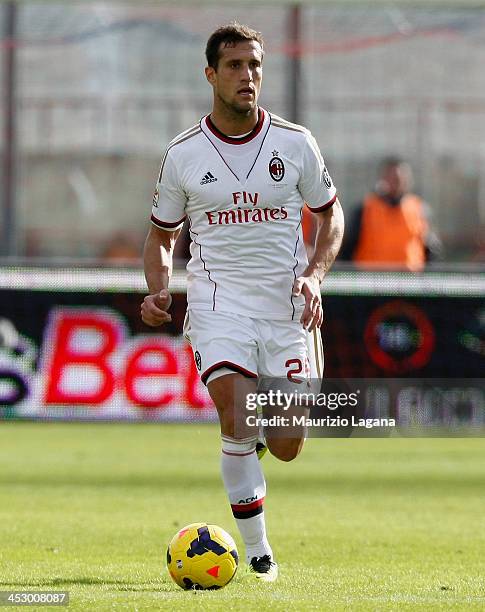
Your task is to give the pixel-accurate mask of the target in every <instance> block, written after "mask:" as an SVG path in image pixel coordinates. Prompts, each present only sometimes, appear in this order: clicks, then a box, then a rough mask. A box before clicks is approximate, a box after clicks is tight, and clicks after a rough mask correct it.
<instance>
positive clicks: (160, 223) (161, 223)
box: [151, 215, 185, 229]
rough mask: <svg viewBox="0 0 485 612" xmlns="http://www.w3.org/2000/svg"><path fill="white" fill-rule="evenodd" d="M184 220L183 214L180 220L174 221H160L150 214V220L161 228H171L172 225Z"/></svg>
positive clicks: (175, 225) (174, 225) (177, 224)
mask: <svg viewBox="0 0 485 612" xmlns="http://www.w3.org/2000/svg"><path fill="white" fill-rule="evenodd" d="M184 221H185V216H184V217H182V218H181V219H180V221H175V223H168V222H167V221H160V219H157V218H156V217H155V215H152V216H151V222H152V223H153V224H154V225H156V226H157V227H160V228H161V229H169V228H170V229H173V228H174V227H178V226H179V225H180V224H181V223H183V222H184Z"/></svg>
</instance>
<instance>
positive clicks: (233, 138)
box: [141, 23, 344, 582]
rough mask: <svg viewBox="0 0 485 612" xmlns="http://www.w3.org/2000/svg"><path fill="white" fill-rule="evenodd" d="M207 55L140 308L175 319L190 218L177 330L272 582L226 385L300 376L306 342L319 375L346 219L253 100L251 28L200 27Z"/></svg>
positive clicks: (156, 217) (258, 572) (320, 177)
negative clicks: (201, 96) (176, 260)
mask: <svg viewBox="0 0 485 612" xmlns="http://www.w3.org/2000/svg"><path fill="white" fill-rule="evenodd" d="M206 57H207V64H208V65H207V67H206V68H205V75H206V78H207V81H208V82H209V84H210V85H211V86H212V90H213V106H212V111H211V113H210V114H209V115H207V116H205V117H203V118H202V119H201V121H200V122H199V123H197V124H196V125H194V126H193V127H191V128H189V129H188V130H186V131H185V132H182V133H181V134H180V135H179V136H177V137H176V138H174V140H172V142H171V143H170V144H169V145H168V147H167V150H166V151H165V154H164V156H163V159H162V164H161V169H160V173H159V176H158V181H157V186H156V190H155V195H154V199H153V208H152V217H151V221H152V226H151V228H150V230H149V233H148V236H147V239H146V244H145V250H144V262H145V276H146V280H147V284H148V288H149V292H150V294H149V295H148V296H146V297H145V299H144V301H143V304H142V306H141V313H142V319H143V321H144V322H145V323H147V324H148V325H152V326H157V325H161V324H163V323H165V322H167V321H170V319H171V317H170V314H169V313H168V310H169V308H170V304H171V297H170V293H169V290H168V288H169V281H170V275H171V272H172V252H173V248H174V244H175V241H176V240H177V237H178V235H179V233H180V228H181V227H182V224H183V222H184V219H185V218H186V217H187V218H188V220H189V224H190V235H191V238H192V242H191V246H190V252H191V259H190V261H189V263H188V265H187V271H188V279H187V285H188V287H187V300H188V310H187V316H186V321H185V326H184V333H185V335H186V337H188V339H189V340H190V343H191V345H192V348H193V351H194V359H195V363H196V366H197V368H198V370H199V372H200V376H201V379H202V382H203V383H204V384H206V385H207V388H208V391H209V394H210V396H211V398H212V400H213V402H214V404H215V406H216V409H217V412H218V415H219V420H220V426H221V435H222V455H221V469H222V478H223V482H224V486H225V488H226V491H227V494H228V497H229V501H230V504H231V507H232V511H233V515H234V517H235V520H236V523H237V525H238V528H239V530H240V533H241V536H242V539H243V541H244V544H245V547H246V557H247V561H248V563H249V566H250V570H251V571H252V572H254V574H255V576H256V577H257V578H259V579H261V580H263V581H267V582H271V581H274V580H275V579H276V577H277V573H278V567H277V564H276V562H275V561H274V557H273V551H272V549H271V547H270V544H269V542H268V538H267V536H266V528H265V520H264V512H263V502H264V497H265V490H266V486H265V480H264V476H263V473H262V470H261V466H260V463H259V462H258V456H257V453H256V444H257V432H255V433H254V434H253V433H252V432H251V433H250V435H246V436H245V435H241V431H238V428H237V426H236V419H235V417H236V416H237V414H235V413H237V411H238V409H240V406H239V405H238V401H239V400H238V397H236V392H235V389H236V388H238V386H240V385H241V384H242V385H244V384H245V383H246V382H249V383H251V382H252V381H251V379H255V378H256V377H257V376H268V377H281V378H284V379H286V378H288V379H289V380H290V381H291V380H295V377H296V375H298V374H300V375H304V374H305V373H306V372H307V371H308V370H307V366H308V355H309V353H308V348H307V347H308V345H310V346H313V347H316V349H315V351H314V352H315V353H316V366H317V368H318V369H319V370H320V372H318V374H319V375H321V369H322V368H323V355H322V354H321V353H320V350H319V348H318V343H317V335H316V334H318V337H319V330H318V328H319V327H320V326H321V324H322V321H323V313H322V305H321V294H320V283H321V282H322V280H323V278H324V276H325V274H326V273H327V271H328V270H329V268H330V266H331V265H332V263H333V261H334V259H335V257H336V255H337V252H338V249H339V247H340V243H341V241H342V235H343V226H344V224H343V214H342V209H341V206H340V204H339V201H338V199H337V195H336V190H335V187H334V185H333V183H332V180H331V178H330V175H329V173H328V171H327V169H326V167H325V164H324V161H323V158H322V155H321V153H320V150H319V148H318V145H317V143H316V141H315V139H314V138H313V136H312V135H311V134H310V132H309V131H308V130H307V129H305V128H304V127H301V126H299V125H295V124H292V123H289V122H287V121H285V120H283V119H281V118H280V117H277V116H275V115H273V114H271V113H270V112H268V111H267V110H265V109H263V108H261V107H260V106H258V96H259V92H260V88H261V79H262V70H263V68H262V66H263V39H262V37H261V34H260V33H259V32H256V31H254V30H252V29H250V28H248V27H247V26H244V25H240V24H238V23H231V24H229V25H227V26H223V27H221V28H219V29H217V30H216V31H215V32H214V33H213V34H212V35H211V36H210V38H209V40H208V42H207V47H206ZM304 202H306V203H307V205H308V206H309V208H310V209H311V210H312V212H314V213H315V214H316V217H317V220H318V230H317V235H316V239H315V249H314V253H313V255H312V257H311V260H310V262H308V260H307V255H306V251H305V247H304V244H303V240H302V231H301V211H302V207H303V203H304ZM309 337H310V339H311V342H310V343H308V338H309ZM266 445H267V447H268V449H269V450H270V452H271V453H272V454H273V455H274V456H276V457H277V458H278V459H281V460H283V461H291V460H292V459H294V458H295V457H296V456H297V455H298V454H299V452H300V450H301V448H302V446H303V434H302V435H301V436H300V437H281V436H269V437H267V438H266Z"/></svg>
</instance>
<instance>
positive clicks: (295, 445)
mask: <svg viewBox="0 0 485 612" xmlns="http://www.w3.org/2000/svg"><path fill="white" fill-rule="evenodd" d="M267 444H268V449H269V451H270V453H271V454H272V455H273V456H274V457H276V458H277V459H279V460H280V461H285V462H289V461H293V459H296V458H297V457H298V455H299V454H300V453H301V450H302V448H303V444H304V439H303V438H302V439H298V438H289V439H285V440H282V439H280V440H272V441H271V442H270V441H269V440H267Z"/></svg>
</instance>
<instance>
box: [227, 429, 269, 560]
mask: <svg viewBox="0 0 485 612" xmlns="http://www.w3.org/2000/svg"><path fill="white" fill-rule="evenodd" d="M256 441H257V440H256V438H246V439H244V440H234V439H233V438H229V437H228V436H222V456H221V469H222V480H223V481H224V486H225V488H226V491H227V495H228V497H229V502H230V504H231V508H232V513H233V515H234V518H235V520H236V524H237V526H238V528H239V531H240V533H241V537H242V539H243V541H244V544H245V546H246V559H247V561H248V562H249V561H251V559H252V558H253V557H262V556H263V555H270V556H271V557H272V556H273V552H272V550H271V546H270V545H269V542H268V539H267V537H266V525H265V522H264V511H263V503H264V497H265V495H266V483H265V481H264V476H263V472H262V471H261V465H260V463H259V461H258V457H257V455H256V451H255V448H256Z"/></svg>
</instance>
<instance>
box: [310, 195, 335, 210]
mask: <svg viewBox="0 0 485 612" xmlns="http://www.w3.org/2000/svg"><path fill="white" fill-rule="evenodd" d="M336 201H337V194H335V195H334V196H333V198H332V199H331V200H330V202H327V203H326V204H324V205H323V206H318V207H317V208H312V207H311V206H308V202H307V206H308V208H309V209H310V210H311V211H312V213H319V212H323V211H324V210H327V208H330V206H332V205H333V204H335V202H336Z"/></svg>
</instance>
